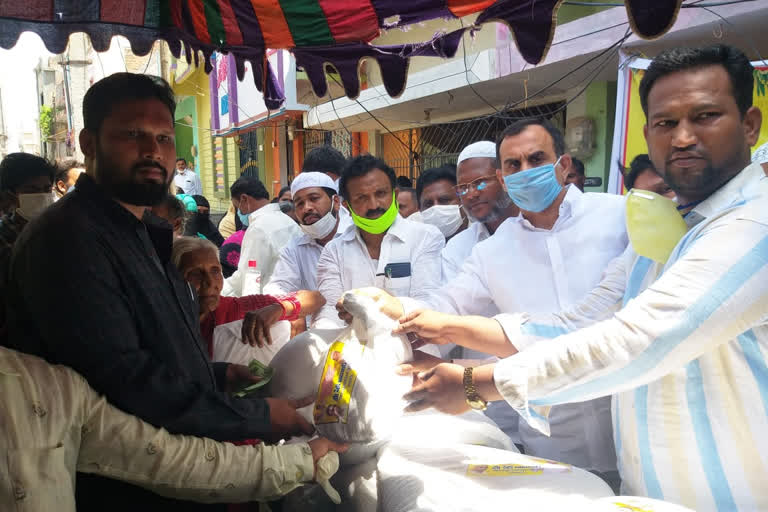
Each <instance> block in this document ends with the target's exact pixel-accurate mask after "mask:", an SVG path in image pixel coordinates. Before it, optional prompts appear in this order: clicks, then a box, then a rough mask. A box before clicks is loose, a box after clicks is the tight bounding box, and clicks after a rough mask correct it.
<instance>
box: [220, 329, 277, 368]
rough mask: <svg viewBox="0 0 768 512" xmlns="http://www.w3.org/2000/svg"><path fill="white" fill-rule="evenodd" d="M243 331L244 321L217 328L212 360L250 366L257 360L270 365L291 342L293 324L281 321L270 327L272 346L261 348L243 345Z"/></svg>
mask: <svg viewBox="0 0 768 512" xmlns="http://www.w3.org/2000/svg"><path fill="white" fill-rule="evenodd" d="M242 331H243V321H242V320H238V321H236V322H229V323H227V324H222V325H218V326H216V328H215V329H214V330H213V358H212V360H213V361H218V362H224V363H234V364H242V365H245V366H248V363H250V362H251V361H252V360H254V359H256V360H257V361H259V362H260V363H264V364H267V365H268V364H269V363H270V361H272V358H273V357H274V356H275V354H277V353H278V352H279V351H280V349H281V348H283V346H285V344H286V343H288V341H289V340H290V338H291V323H290V322H288V321H287V320H281V321H279V322H277V323H275V325H273V326H272V327H270V329H269V333H270V335H271V337H272V344H271V345H264V346H263V347H261V348H259V347H252V346H250V345H248V344H247V343H243V336H242Z"/></svg>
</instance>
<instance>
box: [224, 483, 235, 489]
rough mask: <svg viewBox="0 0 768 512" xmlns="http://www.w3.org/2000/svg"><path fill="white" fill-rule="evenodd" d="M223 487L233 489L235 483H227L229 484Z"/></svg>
mask: <svg viewBox="0 0 768 512" xmlns="http://www.w3.org/2000/svg"><path fill="white" fill-rule="evenodd" d="M224 488H225V489H234V488H235V484H232V483H229V484H227V485H225V486H224Z"/></svg>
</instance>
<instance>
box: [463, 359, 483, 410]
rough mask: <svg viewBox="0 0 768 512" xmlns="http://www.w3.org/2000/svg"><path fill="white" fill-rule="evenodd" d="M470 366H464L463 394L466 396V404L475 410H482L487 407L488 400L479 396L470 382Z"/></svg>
mask: <svg viewBox="0 0 768 512" xmlns="http://www.w3.org/2000/svg"><path fill="white" fill-rule="evenodd" d="M472 370H474V368H472V367H471V366H470V367H469V368H464V394H465V395H466V396H467V404H469V406H470V407H471V408H473V409H474V410H476V411H484V410H486V409H487V408H488V402H486V401H485V400H483V399H482V398H480V396H479V395H478V394H477V390H476V389H475V384H474V382H472Z"/></svg>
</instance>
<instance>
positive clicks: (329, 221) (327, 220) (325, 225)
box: [299, 208, 336, 240]
mask: <svg viewBox="0 0 768 512" xmlns="http://www.w3.org/2000/svg"><path fill="white" fill-rule="evenodd" d="M299 227H300V228H301V230H302V231H304V233H306V234H307V235H309V236H311V237H312V238H314V239H315V240H322V239H323V238H325V237H327V236H328V235H330V234H331V231H333V229H334V228H335V227H336V217H334V216H333V208H331V210H330V211H329V212H328V213H326V214H325V215H324V216H322V217H320V220H318V221H316V222H315V223H314V224H310V225H305V224H301V223H299Z"/></svg>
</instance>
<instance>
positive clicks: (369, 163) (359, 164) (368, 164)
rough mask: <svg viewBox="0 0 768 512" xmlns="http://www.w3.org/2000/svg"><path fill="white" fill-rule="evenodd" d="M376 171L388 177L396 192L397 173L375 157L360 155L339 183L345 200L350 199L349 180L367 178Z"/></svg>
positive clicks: (352, 160)
mask: <svg viewBox="0 0 768 512" xmlns="http://www.w3.org/2000/svg"><path fill="white" fill-rule="evenodd" d="M374 169H379V170H380V171H382V172H383V173H384V174H386V175H387V177H388V178H389V183H390V184H391V185H392V190H394V189H395V185H396V183H397V178H396V177H395V171H394V170H393V169H392V168H391V167H390V166H388V165H387V162H385V161H384V160H382V159H381V158H376V157H375V156H373V155H360V156H356V157H354V158H352V159H351V160H350V161H349V163H347V166H346V167H344V170H343V171H342V173H341V181H340V182H339V191H340V192H341V193H342V195H343V196H344V197H345V198H346V197H349V190H347V185H348V184H349V180H350V179H352V178H359V177H360V176H365V175H366V174H368V173H369V172H371V171H373V170H374Z"/></svg>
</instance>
